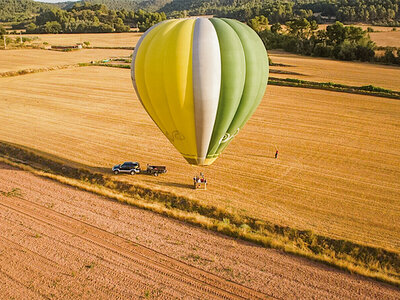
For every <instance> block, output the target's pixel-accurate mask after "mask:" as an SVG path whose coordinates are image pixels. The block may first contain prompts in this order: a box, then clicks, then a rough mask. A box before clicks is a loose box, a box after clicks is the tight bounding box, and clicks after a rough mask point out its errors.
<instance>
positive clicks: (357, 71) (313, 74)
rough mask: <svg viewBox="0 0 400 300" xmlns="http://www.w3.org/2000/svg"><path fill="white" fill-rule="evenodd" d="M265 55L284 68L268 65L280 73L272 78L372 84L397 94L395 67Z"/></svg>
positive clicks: (399, 84)
mask: <svg viewBox="0 0 400 300" xmlns="http://www.w3.org/2000/svg"><path fill="white" fill-rule="evenodd" d="M268 54H269V56H270V58H271V60H272V63H275V64H283V65H285V66H271V69H272V70H275V71H278V72H280V73H276V72H274V71H273V73H272V72H271V73H270V76H272V77H278V78H296V79H301V80H308V81H317V82H333V83H340V84H345V85H352V86H364V85H374V86H377V87H381V88H386V89H390V90H394V91H400V68H399V67H397V66H385V65H379V64H372V63H363V62H348V61H339V60H332V59H327V58H321V57H309V56H301V55H297V54H291V53H287V52H283V51H277V50H272V51H269V52H268Z"/></svg>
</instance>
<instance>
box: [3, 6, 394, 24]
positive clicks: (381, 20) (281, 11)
mask: <svg viewBox="0 0 400 300" xmlns="http://www.w3.org/2000/svg"><path fill="white" fill-rule="evenodd" d="M85 2H88V3H91V4H104V5H106V6H107V7H108V8H109V9H110V10H123V9H124V10H134V11H137V10H139V9H142V10H145V11H149V12H159V13H161V12H164V13H165V14H166V16H167V17H176V16H187V15H215V16H217V17H228V18H234V19H238V20H241V21H248V20H249V19H252V18H254V17H255V16H260V15H263V16H266V17H267V18H268V19H269V20H270V22H281V23H282V22H286V21H290V20H292V19H294V18H307V19H308V20H309V21H311V20H315V21H317V22H318V23H326V22H334V21H336V20H337V21H341V22H344V23H355V22H363V23H368V24H374V25H387V26H400V12H399V6H400V0H85V1H81V2H80V3H79V4H80V5H84V4H83V3H85ZM75 5H77V4H76V3H74V2H64V3H60V4H58V6H57V7H58V8H61V9H64V10H71V9H72V8H73V7H74V6H75ZM49 6H52V7H53V8H55V7H56V6H55V5H50V4H42V3H39V2H34V1H33V0H0V21H22V20H28V19H31V18H32V17H34V16H35V15H37V14H39V13H41V12H43V10H45V9H48V7H49Z"/></svg>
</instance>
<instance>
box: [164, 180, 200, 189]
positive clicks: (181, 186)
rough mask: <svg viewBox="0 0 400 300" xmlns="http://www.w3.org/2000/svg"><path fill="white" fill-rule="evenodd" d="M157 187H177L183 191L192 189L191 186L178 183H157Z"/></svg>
mask: <svg viewBox="0 0 400 300" xmlns="http://www.w3.org/2000/svg"><path fill="white" fill-rule="evenodd" d="M157 184H159V185H163V186H170V187H178V188H184V189H193V184H186V183H179V182H162V181H160V182H157Z"/></svg>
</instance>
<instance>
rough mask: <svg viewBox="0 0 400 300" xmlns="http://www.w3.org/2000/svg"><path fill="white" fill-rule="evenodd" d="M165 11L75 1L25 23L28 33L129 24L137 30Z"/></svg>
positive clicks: (92, 29)
mask: <svg viewBox="0 0 400 300" xmlns="http://www.w3.org/2000/svg"><path fill="white" fill-rule="evenodd" d="M165 19H166V16H165V14H164V13H151V12H145V11H143V10H139V11H137V12H134V11H128V10H126V9H122V10H119V11H116V10H112V9H108V8H107V7H106V6H105V5H104V4H90V3H88V2H85V3H83V4H82V3H76V4H75V5H74V6H72V7H71V8H70V9H68V10H62V9H59V8H52V9H48V10H45V11H44V12H42V13H41V14H40V15H38V16H36V18H35V21H34V22H32V23H30V24H28V25H27V27H26V31H27V32H28V33H73V32H125V31H129V30H130V27H131V26H132V27H138V28H139V30H140V31H145V30H147V29H148V28H149V27H150V26H152V25H154V24H156V23H158V22H160V21H162V20H165Z"/></svg>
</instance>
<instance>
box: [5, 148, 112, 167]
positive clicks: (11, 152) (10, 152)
mask: <svg viewBox="0 0 400 300" xmlns="http://www.w3.org/2000/svg"><path fill="white" fill-rule="evenodd" d="M7 145H10V146H11V148H9V149H6V148H7ZM18 149H21V150H22V151H27V152H30V153H32V154H33V155H38V156H39V157H42V158H44V159H49V160H51V161H53V162H56V163H59V164H61V165H64V166H68V167H73V168H77V169H84V170H90V171H92V172H97V173H107V174H112V171H111V167H112V166H110V167H93V166H89V165H86V164H82V163H79V162H76V161H73V160H69V159H66V158H63V157H60V156H57V155H54V154H51V153H47V152H44V151H40V150H37V149H35V148H30V147H26V146H22V145H19V144H15V143H10V142H6V141H0V155H3V157H5V158H10V160H12V161H15V162H18V163H23V164H26V163H27V162H26V161H24V160H23V159H18V158H19V155H18V154H19V152H20V151H18ZM39 162H40V158H39V161H37V162H30V164H31V165H32V166H35V165H37V164H39ZM5 166H6V165H5V164H4V168H6V167H5ZM2 168H3V164H0V169H2ZM10 168H13V167H10ZM60 171H61V170H60Z"/></svg>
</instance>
